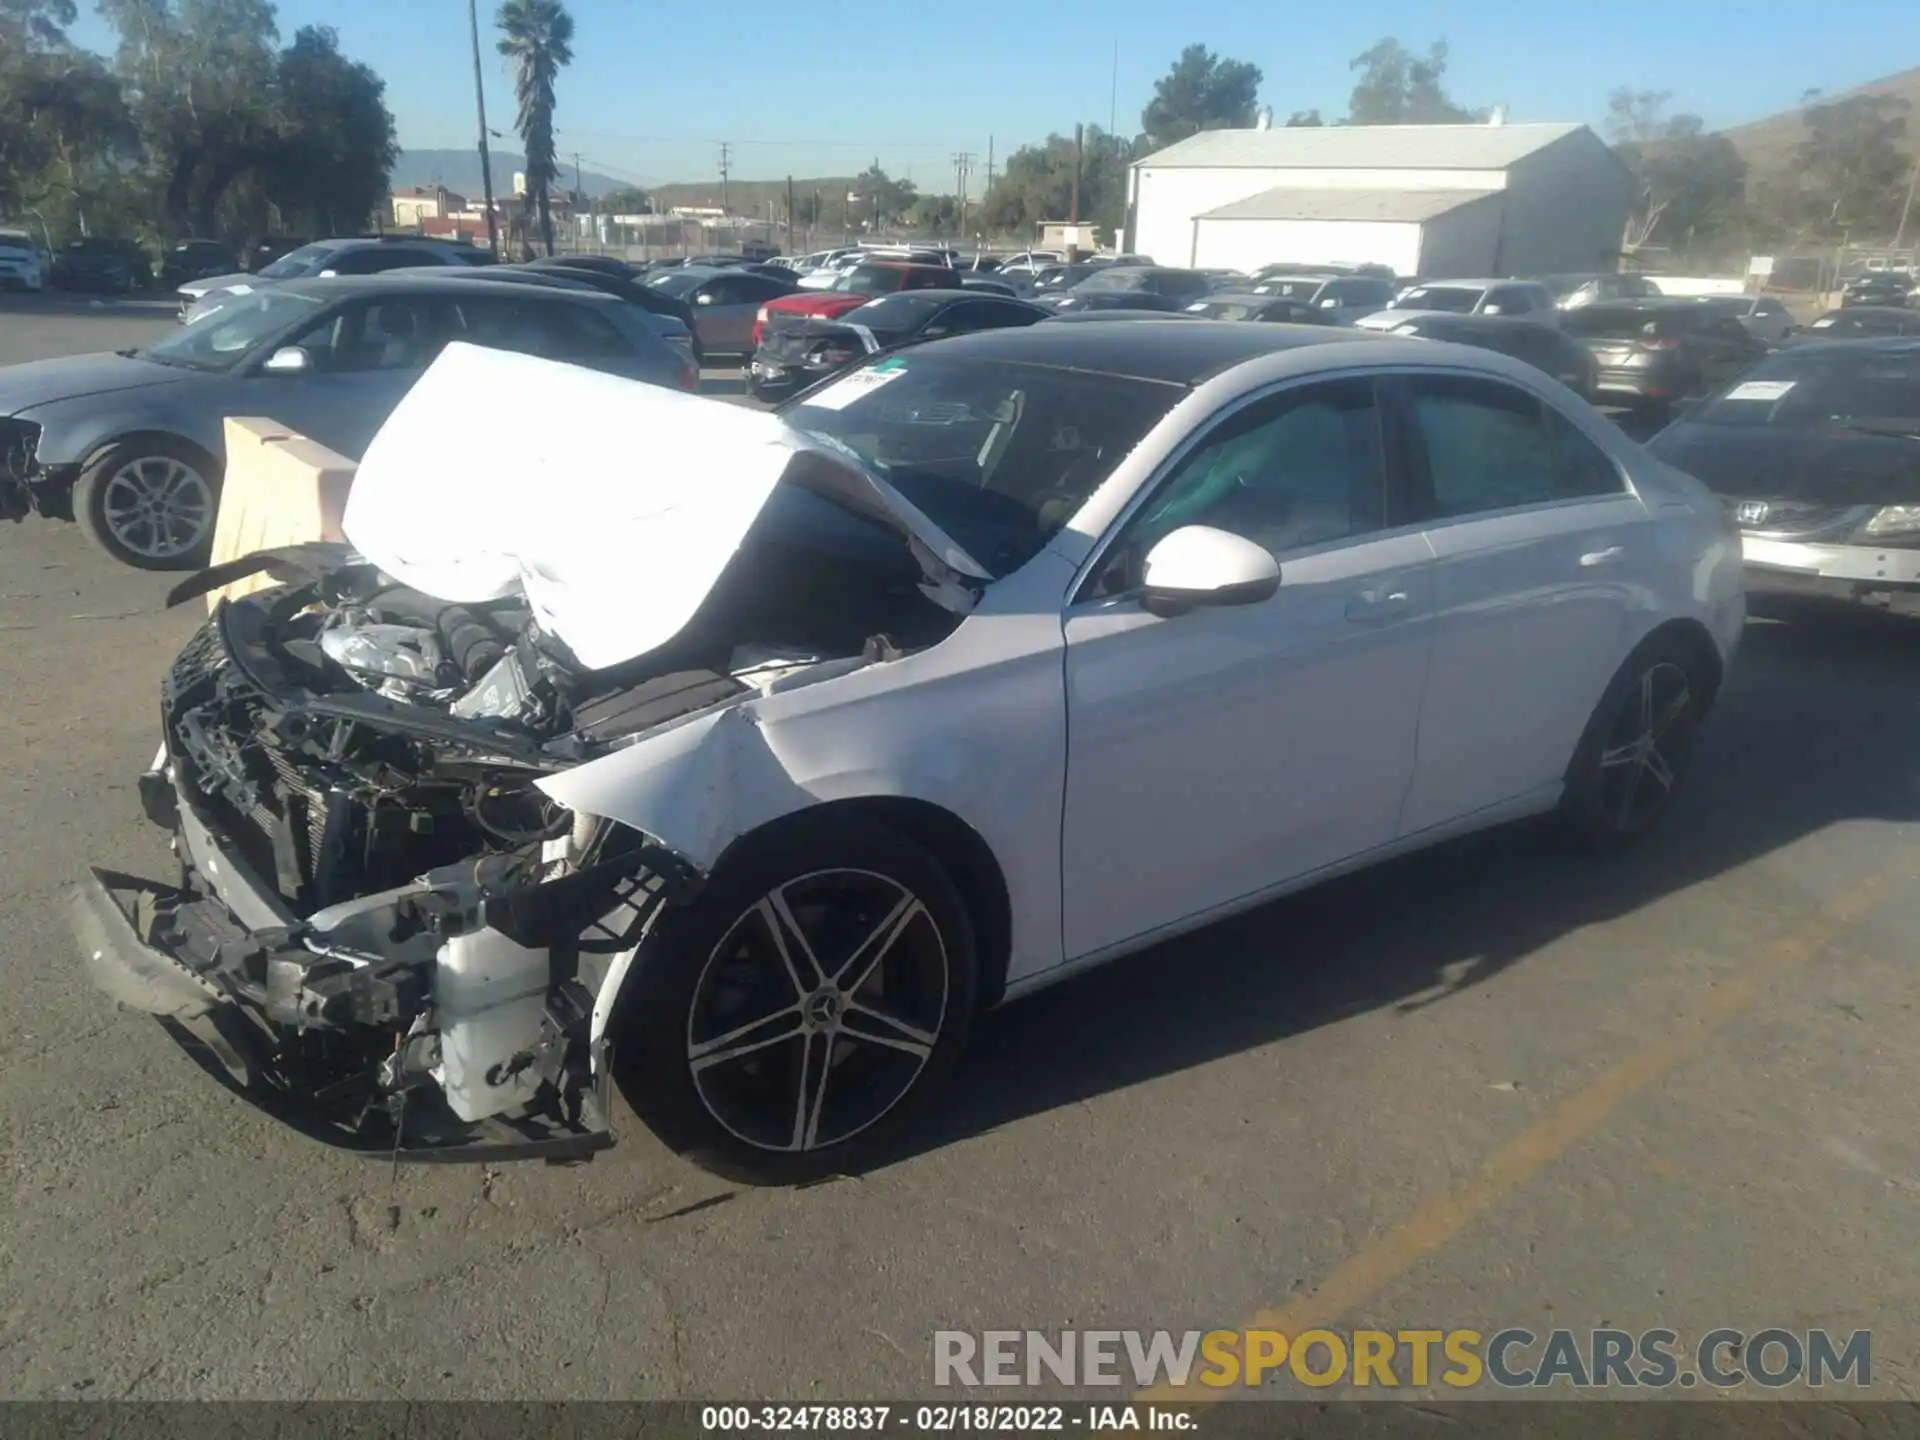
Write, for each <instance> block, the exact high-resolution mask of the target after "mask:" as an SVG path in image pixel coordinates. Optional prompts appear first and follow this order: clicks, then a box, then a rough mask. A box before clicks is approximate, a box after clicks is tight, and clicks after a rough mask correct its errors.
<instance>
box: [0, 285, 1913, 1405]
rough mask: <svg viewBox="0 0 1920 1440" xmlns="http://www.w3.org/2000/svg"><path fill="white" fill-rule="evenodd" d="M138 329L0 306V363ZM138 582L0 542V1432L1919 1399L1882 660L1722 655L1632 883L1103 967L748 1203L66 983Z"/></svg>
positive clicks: (1393, 913)
mask: <svg viewBox="0 0 1920 1440" xmlns="http://www.w3.org/2000/svg"><path fill="white" fill-rule="evenodd" d="M165 323H169V322H168V320H167V318H166V316H165V313H164V307H160V308H159V309H158V310H157V311H156V310H147V311H142V310H140V309H138V308H137V307H129V306H124V305H118V304H116V305H109V306H106V307H102V308H98V309H96V308H93V307H88V306H84V305H82V306H79V307H76V308H72V309H69V310H66V311H65V312H63V313H60V314H53V313H49V312H47V311H45V310H36V311H34V312H32V313H31V314H30V315H28V316H27V317H26V318H24V319H23V317H22V314H21V313H20V311H19V310H17V309H13V308H5V309H0V362H5V361H8V360H19V359H25V358H29V357H31V356H36V355H46V354H53V353H58V352H62V351H67V352H71V351H76V350H85V349H98V348H118V347H119V346H122V345H126V344H137V343H139V342H140V339H141V338H142V336H143V335H145V334H150V333H153V330H154V327H156V326H159V325H163V324H165ZM142 327H145V328H144V329H143V328H142ZM166 586H167V580H166V578H165V577H159V576H152V575H145V574H140V573H137V572H133V571H129V570H124V569H120V568H117V567H116V566H114V565H112V564H111V563H110V562H108V561H107V560H105V559H104V558H103V557H102V556H100V555H98V554H96V553H94V552H93V551H91V550H90V549H89V548H88V547H87V546H86V544H85V543H84V542H83V541H82V539H81V538H80V536H79V535H78V533H77V532H76V531H75V529H74V528H73V527H72V526H70V525H60V524H54V523H50V522H45V521H37V520H34V521H28V522H26V523H24V524H21V525H18V526H7V527H0V707H4V708H0V718H3V719H4V728H5V733H6V736H7V743H6V745H5V747H4V749H0V796H4V797H5V798H4V803H3V804H0V873H4V874H5V876H6V879H7V884H6V885H5V887H4V890H3V891H0V1196H3V1197H4V1203H0V1396H4V1397H6V1398H26V1397H38V1398H82V1397H85V1398H113V1397H133V1398H141V1399H174V1398H261V1399H314V1398H353V1399H374V1398H391V1397H407V1398H413V1399H429V1398H447V1397H462V1398H478V1399H515V1400H531V1399H544V1398H642V1397H681V1398H741V1397H754V1398H770V1399H794V1400H798V1399H806V1400H828V1399H845V1398H854V1397H892V1398H901V1397H914V1396H926V1395H928V1394H929V1393H930V1386H931V1381H932V1366H931V1357H930V1344H931V1335H932V1333H933V1332H934V1331H935V1330H936V1329H947V1328H954V1329H967V1330H984V1329H1005V1328H1014V1329H1028V1328H1031V1329H1041V1330H1049V1331H1051V1330H1056V1329H1059V1328H1061V1327H1100V1328H1113V1329H1125V1328H1171V1329H1175V1330H1186V1329H1201V1330H1206V1329H1213V1328H1221V1327H1226V1328H1230V1327H1234V1326H1238V1325H1243V1324H1247V1323H1250V1322H1254V1321H1255V1320H1256V1317H1258V1320H1259V1323H1268V1324H1277V1325H1280V1326H1282V1327H1283V1328H1288V1329H1290V1330H1294V1331H1297V1330H1298V1329H1299V1328H1301V1327H1304V1326H1306V1325H1311V1324H1316V1323H1327V1324H1331V1325H1335V1326H1339V1327H1349V1326H1363V1327H1364V1326H1376V1325H1377V1326H1382V1327H1384V1328H1390V1329H1391V1328H1407V1327H1419V1326H1430V1327H1434V1328H1454V1327H1470V1328H1474V1329H1477V1330H1481V1331H1483V1332H1486V1333H1491V1332H1492V1331H1494V1330H1498V1329H1501V1328H1504V1327H1507V1326H1525V1327H1527V1328H1530V1329H1532V1330H1535V1331H1538V1332H1545V1331H1546V1330H1548V1329H1550V1328H1552V1327H1553V1326H1556V1325H1565V1326H1571V1327H1576V1328H1582V1329H1584V1328H1587V1327H1592V1326H1600V1325H1609V1326H1615V1327H1619V1328H1623V1329H1627V1330H1632V1331H1637V1330H1641V1329H1645V1328H1648V1327H1654V1326H1665V1327H1670V1328H1672V1329H1674V1330H1676V1331H1679V1332H1681V1333H1682V1334H1683V1335H1687V1336H1694V1337H1697V1336H1699V1335H1700V1334H1702V1333H1704V1332H1705V1331H1706V1330H1708V1329H1711V1328H1713V1327H1716V1326H1723V1325H1727V1326H1736V1327H1741V1328H1743V1329H1745V1330H1747V1331H1749V1332H1751V1331H1754V1330H1757V1329H1760V1328H1763V1327H1766V1326H1769V1325H1778V1326H1784V1327H1788V1328H1798V1329H1805V1328H1806V1327H1811V1326H1826V1327H1830V1328H1833V1329H1836V1330H1838V1331H1841V1332H1842V1333H1845V1332H1849V1331H1852V1330H1856V1329H1870V1330H1871V1331H1872V1332H1873V1367H1872V1381H1873V1385H1872V1390H1871V1392H1870V1393H1871V1394H1873V1395H1876V1396H1884V1397H1888V1398H1895V1397H1901V1396H1904V1397H1906V1398H1914V1397H1915V1395H1916V1390H1917V1389H1920V1375H1917V1374H1916V1370H1915V1356H1916V1344H1917V1343H1920V1050H1917V1049H1916V1046H1915V1044H1914V1040H1913V1036H1914V1033H1915V1022H1916V1019H1917V1018H1920V1012H1917V1010H1916V1006H1917V1005H1920V971H1917V970H1916V967H1915V966H1914V964H1913V954H1914V950H1913V936H1914V934H1915V933H1916V922H1920V899H1917V898H1916V887H1915V883H1914V882H1915V877H1916V875H1920V766H1917V765H1916V761H1915V759H1914V736H1915V734H1916V733H1920V726H1917V725H1916V722H1917V721H1920V630H1916V629H1914V628H1913V627H1912V625H1910V624H1907V623H1902V622H1898V621H1891V620H1888V619H1887V618H1886V617H1882V616H1876V615H1869V614H1851V613H1850V614H1846V615H1839V616H1833V615H1827V616H1822V615H1817V614H1805V613H1802V614H1795V615H1791V616H1789V617H1788V618H1787V619H1784V620H1780V619H1762V620H1756V621H1755V622H1753V623H1752V624H1751V625H1750V626H1749V629H1748V633H1747V636H1746V640H1745V644H1744V648H1743V653H1742V654H1741V656H1740V658H1739V662H1738V664H1737V667H1736V669H1735V671H1734V673H1733V675H1732V677H1731V679H1730V682H1729V684H1728V686H1727V689H1726V691H1725V693H1724V695H1723V697H1722V699H1721V701H1720V705H1719V708H1718V710H1717V711H1716V713H1715V714H1714V715H1713V717H1712V719H1711V721H1710V723H1709V726H1708V728H1707V731H1706V734H1705V737H1704V740H1703V743H1702V748H1701V751H1700V753H1699V755H1698V757H1697V763H1696V766H1695V769H1694V771H1693V773H1692V775H1691V777H1690V784H1689V787H1688V789H1687V791H1686V794H1685V798H1684V800H1683V802H1682V803H1680V804H1679V806H1678V808H1677V809H1676V811H1675V812H1674V813H1673V814H1672V815H1671V816H1670V817H1669V823H1668V824H1667V825H1666V827H1665V828H1664V829H1663V830H1662V831H1661V832H1660V833H1659V834H1658V835H1656V836H1655V837H1654V838H1653V839H1652V840H1651V841H1649V842H1648V843H1647V844H1645V845H1644V846H1642V847H1641V848H1639V849H1637V850H1635V851H1633V852H1631V853H1629V854H1627V855H1624V856H1620V857H1616V858H1610V859H1593V858H1578V857H1576V856H1573V855H1570V854H1568V853H1566V852H1565V851H1563V850H1561V849H1559V848H1556V847H1554V846H1552V845H1549V844H1546V843H1544V842H1543V837H1542V835H1541V833H1540V831H1539V830H1537V829H1535V828H1521V829H1514V830H1508V831H1503V832H1500V833H1497V834H1493V835H1489V836H1484V837H1481V838H1479V839H1476V840H1473V841H1470V842H1466V843H1462V844H1458V845H1454V846H1451V847H1448V848H1447V849H1445V850H1444V851H1442V852H1440V853H1437V854H1433V855H1429V856H1425V857H1420V858H1416V859H1413V860H1409V861H1403V862H1399V863H1396V864H1393V865H1391V866H1388V867H1385V868H1383V869H1380V870H1376V871H1374V872H1371V873H1369V874H1366V875H1361V876H1357V877H1353V878H1352V879H1349V880H1346V881H1343V882H1340V883H1337V884H1335V885H1333V886H1330V887H1327V888H1325V889H1323V890H1321V891H1319V892H1316V893H1314V894H1310V895H1306V896H1301V897H1298V898H1296V899H1293V900H1290V901H1287V902H1283V903H1280V904H1276V905H1273V906H1270V907H1267V908H1266V909H1263V910H1261V911H1258V912H1256V913H1253V914H1250V915H1247V916H1243V917H1241V918H1239V919H1236V920H1234V921H1232V922H1229V923H1226V924H1223V925H1219V926H1215V927H1213V928H1212V929H1210V930H1208V931H1206V932H1204V933H1202V934H1199V935H1196V936H1192V937H1189V938H1188V939H1185V940H1183V941H1181V942H1179V943H1177V944H1174V945H1169V946H1165V947H1162V948H1160V949H1158V950H1155V951H1153V952H1151V953H1148V954H1144V955H1141V956H1137V957H1134V958H1132V959H1129V960H1126V961H1122V962H1120V963H1118V964H1116V965H1113V966H1110V967H1107V968H1105V969H1103V970H1100V971H1098V972H1095V973H1093V974H1091V975H1088V976H1085V977H1084V978H1081V979H1078V980H1075V981H1070V982H1068V983H1066V984H1063V985H1061V986H1059V987H1056V988H1055V989H1053V990H1051V991H1047V992H1044V993H1043V994H1041V995H1039V996H1037V997H1035V998H1033V999H1031V1000H1028V1001H1025V1002H1023V1003H1021V1004H1019V1005H1016V1006H1013V1007H1010V1008H1008V1009H1007V1010H1005V1011H1003V1012H1000V1013H998V1014H996V1015H993V1016H991V1017H988V1019H987V1020H986V1021H985V1022H984V1023H983V1024H982V1025H981V1027H980V1028H979V1031H978V1043H977V1045H976V1047H975V1049H974V1051H973V1052H972V1054H971V1057H970V1059H969V1060H968V1062H967V1063H966V1065H965V1066H964V1068H963V1070H962V1072H961V1074H960V1076H959V1078H958V1081H957V1084H956V1085H955V1088H954V1091H953V1094H952V1096H951V1099H950V1103H948V1104H947V1105H945V1106H944V1107H943V1108H942V1109H941V1110H940V1112H939V1114H938V1115H937V1117H935V1119H934V1121H933V1124H932V1127H931V1129H930V1130H929V1131H928V1133H927V1134H926V1135H925V1136H924V1138H923V1140H922V1142H921V1143H920V1144H919V1145H918V1146H917V1147H916V1148H915V1149H914V1150H913V1152H912V1153H910V1154H908V1155H907V1156H905V1157H903V1158H902V1159H900V1160H899V1161H898V1162H897V1163H894V1164H892V1165H890V1166H888V1167H886V1168H884V1169H881V1170H878V1171H876V1172H874V1173H871V1174H868V1175H866V1176H865V1177H863V1178H859V1179H848V1180H842V1181H836V1182H832V1183H827V1184H823V1185H818V1186H814V1187H811V1188H806V1189H798V1190H748V1189H741V1188H739V1187H735V1186H732V1185H728V1184H726V1183H723V1182H720V1181H716V1180H714V1179H712V1178H711V1177H708V1176H706V1175H704V1174H702V1173H701V1172H698V1171H696V1170H694V1169H692V1168H690V1167H689V1166H687V1165H685V1164H683V1163H682V1162H680V1161H679V1160H677V1159H676V1158H674V1157H673V1156H671V1155H669V1154H667V1153H665V1152H663V1151H662V1150H661V1148H660V1147H659V1146H657V1145H656V1144H654V1143H653V1142H652V1141H651V1140H650V1139H649V1138H648V1136H647V1135H646V1134H645V1133H644V1132H641V1131H639V1130H638V1129H637V1127H636V1126H635V1125H634V1124H633V1123H632V1121H631V1120H630V1118H627V1117H624V1116H623V1117H622V1121H623V1123H622V1138H621V1141H620V1143H619V1145H618V1146H617V1147H616V1148H615V1149H614V1150H612V1151H611V1152H609V1153H607V1154H605V1155H603V1156H601V1157H600V1158H598V1159H597V1160H595V1161H594V1162H593V1163H592V1164H590V1165H585V1166H579V1167H544V1166H538V1165H509V1166H495V1167H444V1168H403V1169H401V1170H400V1171H399V1173H398V1174H397V1175H395V1174H394V1172H393V1171H392V1170H390V1168H389V1167H388V1166H387V1165H385V1164H383V1163H378V1162H370V1161H367V1160H362V1159H356V1158H353V1157H348V1156H343V1155H340V1154H337V1153H335V1152H332V1151H329V1150H326V1149H323V1148H320V1147H319V1146H317V1145H315V1144H313V1143H311V1142H309V1141H307V1140H304V1139H302V1138H299V1137H298V1136H295V1135H293V1134H291V1133H289V1132H287V1131H285V1130H283V1129H281V1128H279V1127H278V1126H277V1125H276V1124H275V1123H274V1122H272V1121H270V1120H268V1119H266V1118H265V1117H263V1116H261V1115H259V1114H257V1113H255V1112H253V1111H252V1110H250V1109H248V1108H247V1107H245V1106H244V1105H242V1104H241V1103H240V1102H238V1101H236V1100H234V1099H233V1098H231V1097H229V1096H228V1095H226V1094H225V1093H224V1092H222V1091H220V1090H219V1089H218V1088H217V1087H215V1086H214V1085H213V1084H212V1083H211V1082H210V1081H209V1080H208V1079H207V1078H206V1077H205V1076H204V1075H203V1074H202V1073H201V1072H200V1071H199V1070H198V1069H196V1068H195V1066H194V1065H193V1064H192V1063H191V1062H190V1061H189V1060H188V1059H187V1058H186V1057H184V1056H183V1055H182V1054H181V1053H180V1052H179V1051H178V1050H177V1049H176V1048H175V1047H174V1045H173V1044H172V1043H171V1042H170V1041H169V1040H168V1039H167V1038H166V1037H165V1036H164V1035H163V1034H162V1033H161V1031H160V1030H159V1029H158V1028H157V1027H156V1026H155V1025H154V1024H153V1023H151V1022H150V1021H148V1020H146V1019H144V1018H143V1017H139V1016H136V1015H132V1014H126V1013H116V1012H115V1011H114V1010H113V1008H112V1007H111V1006H110V1005H109V1004H108V1003H107V1002H106V1001H105V1000H104V999H103V998H102V997H100V996H99V995H97V994H96V993H95V992H94V991H93V990H92V989H91V987H90V986H89V985H88V983H87V981H86V980H85V978H84V976H83V975H82V973H81V971H80V967H79V964H78V962H77V959H76V956H75V953H74V949H73V946H72V943H71V942H70V940H69V939H68V936H67V932H66V928H65V921H64V916H63V911H62V904H63V895H64V891H65V888H66V887H67V886H68V885H69V884H71V882H72V881H73V879H74V878H75V876H76V875H78V874H80V873H81V872H82V870H83V867H84V866H85V865H87V864H88V863H94V864H102V865H108V866H114V867H118V868H122V869H127V870H132V871H136V872H138V871H145V872H147V873H156V874H164V873H167V872H166V869H165V867H166V864H167V855H166V850H165V846H164V844H163V842H162V838H161V836H160V835H159V834H158V832H156V831H155V830H153V829H152V828H151V827H149V826H147V825H146V824H145V823H144V822H143V821H142V820H141V819H140V817H139V812H138V805H137V802H136V797H135V794H134V788H133V781H134V777H135V775H136V774H137V773H138V771H139V770H140V769H141V768H142V766H143V764H144V763H145V762H146V760H147V759H148V758H149V757H150V755H151V754H152V751H153V747H154V713H155V700H156V686H157V682H158V678H159V674H160V671H161V667H162V666H163V665H164V663H165V662H166V659H167V658H168V657H169V655H170V654H171V653H172V652H173V651H174V649H175V648H176V647H177V646H178V645H179V644H181V643H182V642H183V640H184V639H185V638H186V636H187V635H188V633H189V631H190V630H191V628H192V626H193V625H194V623H195V620H196V616H195V615H194V614H193V613H187V612H167V611H165V610H163V609H162V608H161V596H162V594H163V592H164V590H165V589H166ZM1515 663H1516V664H1517V665H1518V664H1524V657H1518V656H1517V657H1515ZM1497 700H1498V697H1497V696H1490V697H1489V703H1497ZM1299 1393H1305V1392H1299ZM1338 1393H1339V1392H1334V1391H1323V1392H1314V1398H1316V1399H1328V1398H1333V1397H1334V1396H1335V1395H1336V1394H1338ZM992 1398H999V1399H1006V1398H1007V1396H1006V1394H1005V1392H998V1393H997V1394H996V1395H995V1396H994V1397H992Z"/></svg>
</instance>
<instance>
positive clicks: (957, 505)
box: [782, 351, 1187, 576]
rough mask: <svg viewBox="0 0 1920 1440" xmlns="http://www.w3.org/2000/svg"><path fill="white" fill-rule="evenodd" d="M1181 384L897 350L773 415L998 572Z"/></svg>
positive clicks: (1035, 545)
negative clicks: (824, 445)
mask: <svg viewBox="0 0 1920 1440" xmlns="http://www.w3.org/2000/svg"><path fill="white" fill-rule="evenodd" d="M1186 393H1187V392H1186V388H1185V387H1184V386H1180V385H1170V384H1165V383H1161V382H1156V381H1150V380H1132V379H1124V378H1121V377H1118V376H1112V375H1094V374H1088V373H1085V372H1082V371H1074V370H1062V369H1054V368H1052V367H1046V366H1037V365H1023V364H1019V363H1015V362H1009V361H1006V360H976V359H962V358H958V357H954V356H943V355H940V354H939V353H938V352H937V351H920V352H916V353H915V354H914V355H913V356H912V357H911V358H907V357H902V356H894V357H892V358H890V359H886V360H881V361H878V362H877V363H875V364H874V365H872V366H870V367H868V368H866V369H864V370H858V371H855V372H853V374H851V375H849V376H848V377H846V378H845V379H842V380H839V381H836V382H834V383H832V384H830V385H828V386H827V387H826V388H825V389H822V390H816V391H813V392H811V394H810V395H808V396H806V397H804V398H803V399H802V400H801V401H800V402H799V403H797V404H794V405H791V406H788V407H787V408H786V409H785V410H784V411H783V412H782V415H783V417H784V418H785V419H786V421H787V422H788V423H789V424H791V425H793V426H794V427H795V428H797V429H800V430H804V431H806V432H808V433H809V434H813V435H817V436H820V437H822V438H824V439H826V440H828V441H830V442H832V443H835V444H838V445H842V446H844V447H846V448H847V449H848V450H851V451H852V452H853V453H854V454H855V455H857V456H858V457H859V459H860V461H861V463H863V464H864V465H866V466H867V467H868V468H870V469H871V470H872V471H873V472H874V473H875V474H876V475H878V476H880V477H881V478H882V479H884V480H885V481H887V482H888V483H889V484H890V485H892V486H893V487H894V488H895V489H896V490H898V491H899V492H900V493H901V494H902V495H904V496H905V497H906V498H907V499H908V500H909V501H911V502H912V503H913V504H914V505H916V506H918V507H919V508H920V509H921V510H922V511H924V512H925V513H926V515H927V517H928V518H929V519H931V520H932V521H933V522H934V524H936V525H938V526H939V527H940V528H941V529H942V530H944V531H946V532H947V533H948V534H949V535H951V536H952V537H953V538H954V539H955V540H956V541H958V542H959V544H960V547H961V548H962V549H964V550H965V551H967V553H968V554H970V555H972V556H973V557H974V558H975V559H976V560H978V561H979V562H980V563H981V564H982V565H983V566H985V567H986V568H987V569H988V570H989V571H991V572H992V573H993V574H994V575H996V576H1001V575H1007V574H1011V573H1012V572H1013V571H1014V570H1017V569H1019V568H1020V566H1022V565H1024V564H1025V563H1026V562H1027V561H1028V560H1030V559H1032V558H1033V556H1034V555H1035V554H1037V553H1038V552H1039V550H1040V549H1041V547H1042V546H1044V545H1045V544H1046V543H1047V542H1048V541H1049V540H1051V539H1052V538H1053V537H1054V535H1055V534H1057V533H1058V532H1059V531H1060V529H1061V528H1062V527H1063V526H1065V525H1066V523H1067V521H1069V520H1070V519H1072V518H1073V516H1074V514H1075V512H1076V511H1078V510H1079V508H1080V507H1081V505H1082V504H1084V503H1085V502H1086V500H1087V498H1088V497H1089V496H1090V495H1092V494H1093V492H1094V491H1095V490H1096V489H1098V488H1099V486H1100V484H1101V482H1102V481H1104V480H1105V479H1106V478H1107V476H1108V475H1110V474H1111V473H1112V472H1113V468H1114V467H1115V466H1116V465H1118V464H1119V463H1120V461H1121V460H1122V459H1123V458H1124V457H1125V456H1126V455H1127V453H1128V452H1129V451H1131V450H1132V449H1133V447H1134V446H1135V445H1136V444H1137V443H1139V440H1140V437H1141V436H1143V435H1145V434H1146V433H1147V431H1149V430H1150V429H1152V428H1153V426H1154V425H1155V424H1157V423H1158V422H1159V420H1160V417H1161V416H1163V415H1165V414H1166V413H1167V411H1168V410H1169V409H1171V408H1172V407H1173V405H1174V404H1175V402H1177V401H1178V400H1179V399H1180V398H1181V397H1182V396H1183V395H1185V394H1186Z"/></svg>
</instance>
